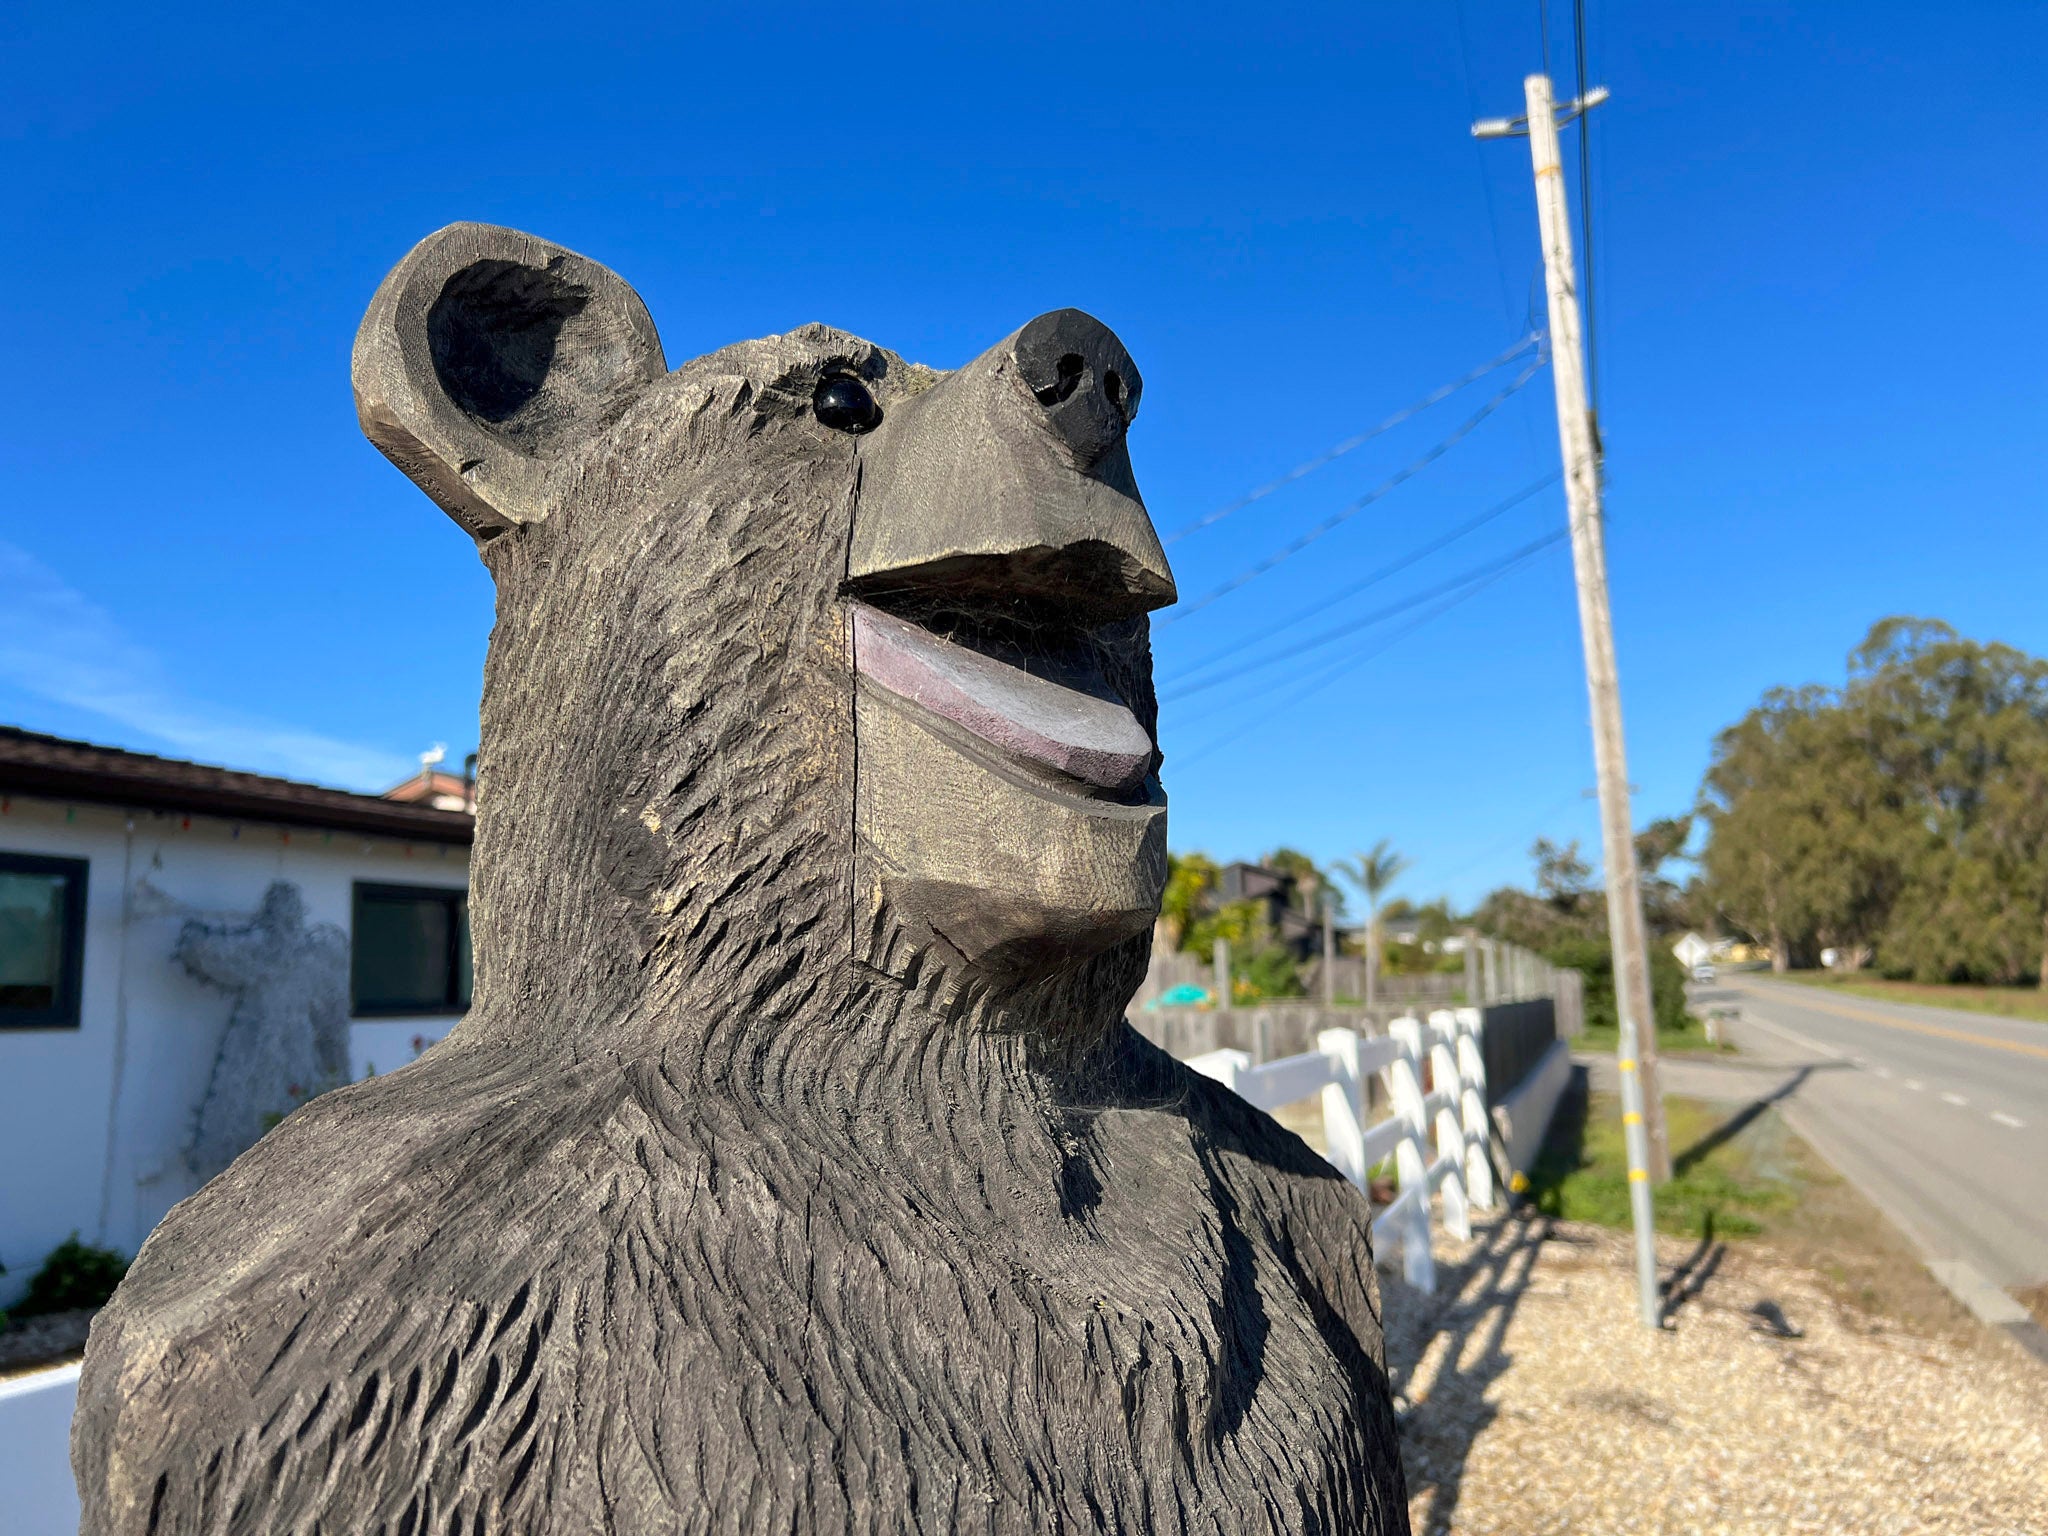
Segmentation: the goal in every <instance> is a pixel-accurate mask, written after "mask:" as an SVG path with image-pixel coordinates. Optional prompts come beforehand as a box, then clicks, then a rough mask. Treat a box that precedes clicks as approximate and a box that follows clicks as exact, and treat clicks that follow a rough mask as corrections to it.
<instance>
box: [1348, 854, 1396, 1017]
mask: <svg viewBox="0 0 2048 1536" xmlns="http://www.w3.org/2000/svg"><path fill="white" fill-rule="evenodd" d="M1411 862H1412V861H1410V860H1408V859H1404V858H1402V857H1401V855H1400V854H1398V853H1396V852H1394V845H1393V839H1391V838H1386V837H1383V838H1381V839H1380V840H1379V841H1378V842H1377V843H1374V844H1373V845H1372V851H1371V852H1370V853H1361V854H1358V855H1357V856H1356V857H1354V858H1349V859H1338V860H1337V861H1336V865H1335V868H1336V870H1337V873H1338V874H1340V875H1342V876H1343V877H1344V878H1345V879H1346V880H1349V881H1350V882H1351V883H1352V884H1353V885H1355V886H1357V887H1358V889H1359V890H1360V891H1362V892H1363V893H1364V894H1365V1005H1366V1006H1367V1007H1368V1008H1370V1007H1371V1006H1372V1001H1373V992H1374V991H1375V990H1376V986H1375V984H1376V983H1377V981H1378V979H1379V971H1380V898H1381V897H1382V896H1384V895H1386V894H1387V892H1388V891H1389V890H1391V889H1393V885H1394V882H1395V881H1396V880H1398V879H1400V878H1401V875H1402V874H1403V872H1404V871H1406V870H1407V868H1408V866H1409V864H1410V863H1411Z"/></svg>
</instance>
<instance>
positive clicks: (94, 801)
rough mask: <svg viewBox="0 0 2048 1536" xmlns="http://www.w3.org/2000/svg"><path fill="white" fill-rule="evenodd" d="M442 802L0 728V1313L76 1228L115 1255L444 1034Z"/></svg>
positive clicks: (464, 909)
mask: <svg viewBox="0 0 2048 1536" xmlns="http://www.w3.org/2000/svg"><path fill="white" fill-rule="evenodd" d="M449 779H453V780H454V785H455V788H454V789H453V790H452V791H450V790H447V789H446V788H445V786H444V785H443V784H442V783H441V782H440V781H442V780H449ZM420 782H421V781H419V780H412V781H408V785H413V784H420ZM407 787H408V786H401V787H400V789H401V792H403V791H405V790H406V789H407ZM463 790H464V784H463V781H462V780H461V779H456V778H455V777H454V776H453V775H447V774H439V775H431V776H430V777H429V778H428V779H427V782H426V783H424V784H423V785H421V790H420V792H417V793H413V794H407V795H404V797H403V798H398V799H387V798H381V797H378V796H373V795H359V794H351V793H348V792H346V791H343V790H334V789H324V788H321V787H318V786H316V785H311V784H301V783H296V782H294V781H292V780H288V779H279V778H271V777H268V776H265V775H262V774H254V773H239V772H235V771H233V770H230V769H225V768H214V767H207V766H204V765H202V764H198V763H189V762H180V761H177V760H175V759H170V758H163V757H153V756H149V755H147V754H143V753H136V752H124V751H119V750H116V749H113V748H109V747H99V746H94V745H91V744H89V743H86V742H79V741H67V740H63V739H61V738H58V737H53V736H43V735H37V734H34V733H32V732H28V731H23V730H16V729H12V728H6V727H0V1169H4V1172H0V1263H4V1264H5V1265H6V1266H7V1273H6V1275H4V1276H0V1306H4V1305H6V1303H7V1302H8V1301H9V1300H11V1299H13V1298H15V1297H17V1296H18V1295H19V1294H20V1291H21V1288H22V1286H23V1285H24V1284H25V1283H26V1281H27V1280H28V1278H29V1276H30V1275H31V1274H32V1273H33V1272H34V1271H35V1269H36V1267H37V1265H38V1264H39V1263H40V1262H41V1260H42V1258H43V1256H44V1255H45V1254H46V1253H47V1252H48V1251H49V1250H50V1249H51V1248H53V1247H55V1246H56V1245H57V1244H58V1243H59V1242H61V1241H62V1240H63V1239H64V1238H65V1237H66V1236H68V1235H69V1234H70V1233H72V1232H73V1231H76V1232H78V1233H79V1235H80V1236H81V1237H82V1238H83V1239H84V1240H85V1241H87V1242H92V1243H99V1244H103V1245H106V1246H109V1247H113V1248H117V1249H120V1250H121V1251H123V1252H124V1253H133V1252H134V1250H135V1249H136V1248H137V1247H138V1246H139V1245H140V1244H141V1242H142V1239H143V1238H144V1237H145V1236H146V1235H147V1234H148V1232H149V1230H150V1228H151V1227H153V1226H155V1224H156V1223H157V1221H158V1220H159V1219H161V1217H162V1216H163V1214H164V1212H166V1211H167V1210H169V1209H170V1207H171V1206H172V1205H173V1204H175V1203H176V1202H177V1201H179V1200H181V1199H183V1198H184V1197H185V1196H187V1195H189V1194H191V1193H192V1192H193V1190H195V1189H196V1188H198V1186H199V1184H200V1183H202V1182H203V1181H204V1180H205V1179H206V1178H207V1177H209V1176H210V1175H211V1174H212V1173H213V1172H215V1171H217V1169H218V1167H219V1166H221V1165H222V1164H224V1163H225V1161H226V1160H227V1159H229V1158H231V1157H232V1156H233V1155H234V1154H235V1153H236V1152H238V1151H240V1150H241V1149H242V1148H243V1147H246V1146H247V1145H248V1144H249V1142H250V1141H253V1140H254V1139H255V1137H256V1136H257V1135H260V1134H261V1132H262V1130H263V1129H264V1127H265V1126H267V1125H269V1124H274V1123H275V1122H276V1120H277V1119H278V1118H279V1117H280V1116H281V1115H282V1114H285V1113H289V1112H290V1110H291V1109H292V1108H293V1107H295V1106H296V1105H297V1104H298V1103H301V1102H303V1101H304V1100H305V1099H306V1098H308V1097H310V1096H312V1095H313V1094H315V1093H317V1092H319V1091H321V1090H322V1089H324V1088H327V1087H331V1086H334V1084H336V1083H337V1082H339V1081H341V1080H343V1079H352V1078H359V1077H362V1076H364V1075H366V1074H367V1073H369V1072H371V1071H373V1070H374V1071H389V1070H391V1069H392V1068H395V1067H399V1066H402V1065H404V1064H405V1063H406V1062H408V1061H410V1060H411V1059H412V1058H413V1057H414V1056H416V1055H418V1054H419V1052H420V1051H421V1050H423V1049H424V1048H425V1047H426V1046H428V1045H429V1044H431V1043H433V1042H434V1041H436V1040H438V1039H440V1038H441V1036H442V1035H443V1034H445V1033H446V1032H447V1030H448V1029H449V1027H450V1026H451V1025H452V1024H453V1023H454V1022H455V1021H456V1019H458V1018H459V1017H460V1016H461V1015H462V1013H463V1011H464V1010H465V1009H466V1008H467V1006H468V1002H469V987H470V958H469V908H468V886H469V853H470V842H471V836H472V829H473V825H474V819H473V817H472V816H471V815H470V814H469V813H468V812H467V811H465V810H462V809H457V808H448V807H446V806H445V804H444V803H443V802H444V801H445V799H446V797H447V796H448V795H449V794H453V795H456V796H457V797H458V799H457V804H458V806H459V805H460V804H461V803H462V801H461V799H460V798H459V797H460V796H461V795H462V793H463Z"/></svg>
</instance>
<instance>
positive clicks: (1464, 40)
mask: <svg viewBox="0 0 2048 1536" xmlns="http://www.w3.org/2000/svg"><path fill="white" fill-rule="evenodd" d="M1457 14H1458V68H1459V70H1460V71H1461V72H1462V73H1463V75H1464V77H1465V100H1466V102H1467V104H1469V105H1470V107H1471V109H1472V116H1473V117H1474V118H1477V117H1478V116H1479V92H1478V91H1477V90H1476V89H1475V88H1474V87H1473V84H1472V38H1471V34H1470V32H1469V30H1468V29H1467V27H1466V25H1465V0H1457ZM1472 163H1473V168H1474V169H1475V170H1476V171H1477V172H1478V174H1479V196H1480V198H1481V199H1482V200H1483V201H1484V202H1485V204H1486V227H1487V229H1488V230H1489V231H1490V232H1491V233H1492V235H1493V264H1494V271H1495V273H1496V274H1497V275H1498V276H1499V278H1500V312H1501V315H1502V316H1503V317H1504V318H1505V319H1506V320H1507V323H1508V324H1509V325H1510V326H1512V325H1513V324H1514V323H1515V301H1514V299H1513V297H1512V295H1511V292H1510V285H1509V282H1508V257H1507V247H1506V245H1505V244H1503V243H1502V241H1501V238H1500V216H1499V215H1498V214H1496V213H1495V212H1494V207H1493V180H1492V178H1491V177H1489V176H1488V175H1487V174H1486V151H1485V150H1484V149H1483V148H1481V147H1480V144H1479V141H1478V140H1477V139H1474V140H1473V141H1472Z"/></svg>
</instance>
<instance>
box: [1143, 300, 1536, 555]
mask: <svg viewBox="0 0 2048 1536" xmlns="http://www.w3.org/2000/svg"><path fill="white" fill-rule="evenodd" d="M1542 342H1543V333H1542V330H1541V329H1540V328H1538V327H1531V328H1530V330H1529V332H1528V334H1526V335H1524V336H1523V337H1522V338H1521V340H1519V341H1517V342H1516V343H1515V344H1514V345H1513V346H1511V347H1509V348H1508V349H1507V351H1505V352H1503V353H1501V354H1500V355H1499V356H1498V357H1494V358H1490V359H1488V360H1487V361H1486V362H1483V363H1481V364H1480V365H1479V366H1478V367H1477V368H1474V369H1473V370H1472V371H1471V372H1469V373H1466V374H1464V375H1462V376H1460V377H1458V378H1455V379H1453V380H1451V382H1450V383H1448V384H1440V385H1438V386H1437V387H1436V388H1435V389H1433V390H1431V391H1430V392H1429V393H1428V394H1426V395H1424V396H1423V397H1422V398H1421V399H1420V400H1417V401H1415V402H1414V403H1413V404H1412V405H1404V406H1402V407H1401V409H1400V410H1398V411H1396V412H1394V414H1393V415H1391V416H1389V417H1388V418H1387V419H1386V420H1385V421H1383V422H1381V423H1380V424H1379V425H1378V426H1376V427H1368V428H1367V429H1366V430H1365V431H1363V432H1360V433H1358V434H1357V435H1355V436H1353V437H1347V438H1345V439H1344V441H1343V442H1341V443H1339V444H1337V445H1336V446H1335V447H1334V448H1327V449H1325V450H1324V451H1323V452H1321V453H1319V454H1317V455H1316V456H1315V457H1314V458H1312V459H1309V460H1308V461H1306V462H1305V463H1302V464H1297V465H1296V466H1295V467H1294V468H1293V469H1290V470H1289V471H1288V472H1287V473H1286V474H1284V475H1282V476H1281V477H1280V478H1279V479H1277V480H1273V481H1269V482H1268V483H1266V484H1265V485H1262V486H1260V487H1259V488H1258V489H1257V490H1255V491H1247V492H1246V493H1245V494H1244V495H1242V496H1240V497H1238V498H1237V500H1235V501H1233V502H1230V503H1228V504H1227V505H1225V506H1221V507H1218V508H1217V509H1216V510H1215V511H1214V512H1209V513H1205V514H1204V515H1203V516H1201V517H1198V518H1196V519H1195V520H1194V521H1193V522H1191V523H1188V524H1186V525H1184V526H1183V527H1180V528H1176V529H1175V530H1174V531H1173V532H1172V533H1169V534H1168V535H1167V536H1166V538H1165V539H1164V540H1163V541H1162V542H1163V543H1165V544H1178V543H1179V542H1180V541H1181V540H1182V539H1184V538H1186V537H1187V536H1188V535H1189V534H1191V533H1200V532H1201V531H1202V530H1203V529H1204V528H1208V527H1211V526H1213V525H1214V524H1216V523H1220V522H1222V521H1223V519H1224V518H1226V517H1228V516H1230V514H1231V513H1233V512H1241V511H1243V510H1244V509H1245V508H1246V507H1248V506H1250V505H1251V504H1252V503H1253V502H1255V501H1263V500H1265V498H1266V497H1268V496H1270V495H1272V494H1273V493H1274V492H1275V491H1278V490H1283V489H1285V488H1286V487H1287V486H1290V485H1292V484H1293V483H1294V482H1295V481H1297V480H1299V479H1301V478H1302V477H1303V476H1304V475H1311V474H1314V473H1315V472H1316V471H1317V470H1319V469H1321V468H1322V467H1323V466H1324V465H1325V464H1328V463H1330V462H1332V461H1333V460H1336V459H1341V458H1343V457H1344V455H1345V454H1347V453H1350V452H1351V451H1352V450H1353V449H1355V448H1362V447H1364V446H1365V445H1366V444H1367V443H1369V442H1371V441H1372V440H1373V439H1374V438H1376V437H1378V436H1380V435H1381V434H1382V433H1385V432H1391V431H1392V430H1393V429H1394V428H1395V427H1398V426H1399V425H1401V423H1402V422H1404V421H1407V420H1408V419H1409V418H1410V417H1412V416H1416V415H1419V414H1421V413H1422V412H1423V411H1426V410H1428V409H1429V408H1430V407H1431V406H1433V405H1436V404H1438V403H1439V402H1441V401H1444V400H1448V399H1449V398H1450V397H1451V396H1452V395H1455V394H1456V393H1457V392H1458V391H1459V390H1461V389H1463V388H1464V387H1465V386H1466V385H1468V384H1472V383H1476V382H1477V381H1478V380H1480V379H1483V378H1485V377H1486V376H1487V375H1488V374H1489V373H1492V372H1493V371H1494V370H1495V369H1497V368H1501V367H1505V366H1506V365H1507V364H1508V363H1511V362H1513V361H1514V360H1515V359H1516V358H1518V357H1520V356H1521V355H1522V354H1523V353H1524V352H1526V351H1528V350H1529V349H1530V348H1531V347H1535V346H1540V345H1542Z"/></svg>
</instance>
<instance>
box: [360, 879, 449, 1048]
mask: <svg viewBox="0 0 2048 1536" xmlns="http://www.w3.org/2000/svg"><path fill="white" fill-rule="evenodd" d="M366 898H367V899H369V900H371V901H379V900H381V901H391V900H394V899H400V900H405V901H422V900H431V901H437V902H439V903H441V904H442V905H443V906H445V907H446V908H447V909H448V949H447V953H446V954H445V955H444V956H443V957H442V958H443V962H444V965H445V968H446V978H447V980H446V984H445V987H444V989H443V999H442V1001H441V1002H439V1003H435V1004H427V1005H420V1004H415V1003H398V1004H387V1003H370V1004H365V1003H363V1002H362V1001H361V1000H360V999H358V997H357V996H356V937H357V935H358V934H359V933H360V932H361V931H362V913H363V902H364V900H365V899H366ZM468 905H469V887H468V886H466V885H460V886H458V885H397V884H393V883H391V882H389V881H382V880H358V881H356V882H355V883H354V888H353V890H352V891H351V893H350V898H349V934H348V1011H349V1017H350V1018H352V1019H438V1018H460V1017H461V1016H462V1015H463V1014H465V1013H467V1012H469V1004H468V1003H466V1002H464V1001H462V997H461V990H462V940H463V935H464V933H465V932H467V931H468V926H469V925H468V924H467V923H466V922H464V921H463V920H462V909H464V908H466V907H467V906H468Z"/></svg>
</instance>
